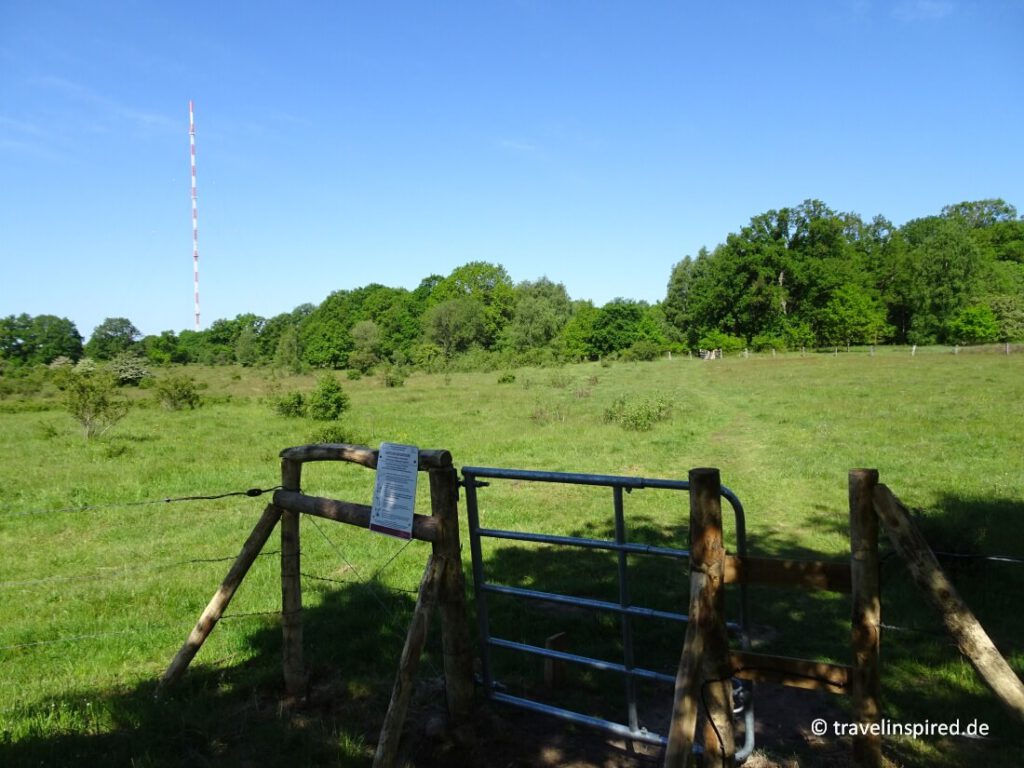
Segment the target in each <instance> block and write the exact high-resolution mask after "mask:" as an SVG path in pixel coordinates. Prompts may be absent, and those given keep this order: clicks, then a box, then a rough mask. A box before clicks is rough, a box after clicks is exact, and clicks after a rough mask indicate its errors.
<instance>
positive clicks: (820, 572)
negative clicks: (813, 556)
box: [725, 555, 850, 594]
mask: <svg viewBox="0 0 1024 768" xmlns="http://www.w3.org/2000/svg"><path fill="white" fill-rule="evenodd" d="M740 581H745V582H746V583H747V584H763V585H766V586H779V587H802V588H804V589H816V590H823V591H826V592H840V593H843V594H849V592H850V566H849V564H848V563H829V562H824V561H821V560H785V559H780V558H774V557H752V556H750V555H747V556H746V557H742V558H741V557H740V556H739V555H729V556H728V557H726V559H725V583H726V584H735V583H738V582H740Z"/></svg>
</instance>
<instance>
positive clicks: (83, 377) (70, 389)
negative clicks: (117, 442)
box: [57, 367, 128, 440]
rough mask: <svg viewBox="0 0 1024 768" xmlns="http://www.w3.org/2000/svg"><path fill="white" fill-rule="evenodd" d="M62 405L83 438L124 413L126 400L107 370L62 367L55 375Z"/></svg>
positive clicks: (121, 416) (105, 426)
mask: <svg viewBox="0 0 1024 768" xmlns="http://www.w3.org/2000/svg"><path fill="white" fill-rule="evenodd" d="M57 386H58V387H59V388H60V390H61V392H62V393H63V401H64V407H65V408H66V409H67V411H68V413H70V414H71V416H72V417H73V418H74V419H75V421H77V422H78V423H79V424H81V425H82V431H83V435H84V437H85V439H86V440H91V439H92V438H94V437H98V436H100V435H102V434H103V433H104V432H106V431H107V430H108V429H110V428H111V427H112V426H114V425H115V424H117V422H119V421H120V420H121V419H123V418H124V417H125V415H126V414H127V413H128V401H127V400H126V399H125V398H124V397H122V396H120V395H119V394H118V392H117V379H116V378H115V376H114V374H113V373H111V372H109V371H102V370H97V369H95V367H94V368H93V369H92V370H89V369H88V368H86V369H84V370H82V371H79V370H75V369H65V370H62V371H60V373H59V376H58V377H57Z"/></svg>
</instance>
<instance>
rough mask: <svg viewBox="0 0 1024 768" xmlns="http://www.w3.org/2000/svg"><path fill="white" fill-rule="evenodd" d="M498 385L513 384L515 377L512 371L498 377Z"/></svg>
mask: <svg viewBox="0 0 1024 768" xmlns="http://www.w3.org/2000/svg"><path fill="white" fill-rule="evenodd" d="M498 383H499V384H515V383H516V375H515V374H514V373H512V371H505V372H504V373H503V374H501V376H499V377H498Z"/></svg>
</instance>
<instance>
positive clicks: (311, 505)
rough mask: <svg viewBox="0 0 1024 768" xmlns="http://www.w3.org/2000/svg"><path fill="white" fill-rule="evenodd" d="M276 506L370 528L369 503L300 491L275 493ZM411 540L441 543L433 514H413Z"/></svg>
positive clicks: (438, 527)
mask: <svg viewBox="0 0 1024 768" xmlns="http://www.w3.org/2000/svg"><path fill="white" fill-rule="evenodd" d="M274 505H275V506H277V507H280V508H281V509H287V510H289V511H291V512H301V513H302V514H305V515H313V516H315V517H322V518H325V519H327V520H334V521H335V522H339V523H348V524H349V525H356V526H359V527H360V528H369V527H370V507H369V506H367V505H366V504H355V503H353V502H350V501H337V500H336V499H325V498H323V497H322V496H307V495H306V494H304V493H299V492H298V491H286V490H279V491H274ZM412 537H413V538H414V539H419V540H420V541H429V542H437V541H440V539H441V527H440V524H439V523H438V521H437V519H436V518H434V517H432V516H430V515H413V518H412Z"/></svg>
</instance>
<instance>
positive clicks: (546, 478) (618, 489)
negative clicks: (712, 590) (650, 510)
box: [462, 467, 754, 760]
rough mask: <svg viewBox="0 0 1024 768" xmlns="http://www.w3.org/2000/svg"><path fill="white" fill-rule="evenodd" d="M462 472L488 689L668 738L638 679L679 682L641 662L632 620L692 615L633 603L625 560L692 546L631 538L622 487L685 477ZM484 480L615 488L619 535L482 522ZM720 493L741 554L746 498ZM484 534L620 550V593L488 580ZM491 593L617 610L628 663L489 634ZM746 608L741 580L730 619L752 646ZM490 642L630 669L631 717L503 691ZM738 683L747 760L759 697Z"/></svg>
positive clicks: (496, 696)
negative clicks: (642, 706)
mask: <svg viewBox="0 0 1024 768" xmlns="http://www.w3.org/2000/svg"><path fill="white" fill-rule="evenodd" d="M462 476H463V485H464V486H465V489H466V507H467V512H468V523H469V535H470V548H471V550H472V556H473V589H474V593H475V599H476V614H477V623H478V628H479V642H480V659H481V673H482V677H483V686H484V692H485V694H486V695H487V697H488V698H489V699H490V700H492V701H498V702H502V703H505V704H510V705H513V706H516V707H521V708H523V709H528V710H532V711H535V712H542V713H545V714H548V715H552V716H555V717H559V718H562V719H564V720H568V721H570V722H574V723H579V724H582V725H587V726H592V727H596V728H600V729H602V730H604V731H607V732H610V733H612V734H615V735H618V736H620V737H623V738H626V739H630V740H635V741H642V742H647V743H654V744H665V742H666V737H665V736H663V735H661V734H657V733H653V732H651V731H649V730H648V729H647V728H645V727H642V726H641V725H640V723H639V718H638V714H637V694H636V686H635V681H636V680H648V681H658V682H663V683H667V684H668V685H673V684H674V683H675V678H674V677H673V676H672V675H667V674H664V673H662V672H657V671H655V670H651V669H646V668H644V667H643V666H642V664H638V661H637V659H636V658H634V656H635V654H634V643H633V627H632V623H631V618H633V617H644V618H656V619H664V620H667V621H676V622H686V621H687V616H686V615H685V614H682V613H674V612H669V611H661V610H654V609H652V608H647V607H644V606H640V605H636V604H634V603H633V601H632V598H631V595H630V589H629V569H628V567H627V558H628V556H630V555H652V556H660V557H667V558H675V559H677V560H688V559H689V556H690V553H689V552H688V551H687V550H685V549H676V548H671V547H658V546H652V545H648V544H639V543H630V542H629V541H627V536H626V523H625V511H624V501H623V498H624V496H623V494H624V492H630V491H634V490H639V489H643V488H658V489H665V490H673V491H689V488H690V484H689V483H688V482H687V481H680V480H656V479H648V478H640V477H619V476H613V475H588V474H576V473H565V472H534V471H527V470H517V469H497V468H493V467H463V468H462ZM483 479H494V480H512V481H525V482H539V483H563V484H572V485H584V486H602V487H607V488H611V490H612V503H613V509H614V515H615V538H614V540H606V539H592V538H582V537H576V536H556V535H551V534H543V533H527V532H521V531H510V530H500V529H495V528H483V527H481V525H480V508H479V503H478V500H477V489H478V488H481V487H484V486H487V485H489V483H487V482H482V480H483ZM722 497H723V498H725V499H726V500H727V501H728V502H729V504H730V505H731V506H732V509H733V512H734V513H735V520H736V547H737V554H738V555H740V557H743V556H744V555H745V554H746V529H745V523H744V516H743V505H742V504H741V503H740V501H739V499H738V498H737V497H736V495H735V494H734V493H733V492H732V491H730V490H729V489H727V488H725V487H724V486H723V487H722ZM484 537H488V538H495V539H508V540H513V541H521V542H534V543H540V544H556V545H563V546H572V547H581V548H584V549H590V550H604V551H611V552H615V553H617V561H618V588H619V590H618V591H619V600H618V602H609V601H602V600H594V599H590V598H583V597H574V596H571V595H563V594H557V593H552V592H542V591H538V590H533V589H524V588H520V587H511V586H506V585H502V584H495V583H492V582H489V581H488V580H487V574H486V570H485V564H484V560H483V549H482V546H481V539H482V538H484ZM489 594H502V595H509V596H512V597H517V598H522V599H525V600H534V601H542V602H546V603H553V604H556V605H566V606H574V607H576V608H584V609H588V610H593V611H606V612H611V613H615V614H618V615H619V617H620V623H621V627H622V650H623V660H622V663H621V664H620V663H617V662H611V661H607V660H602V659H595V658H591V657H588V656H581V655H577V654H573V653H567V652H564V651H559V650H553V649H550V648H541V647H539V646H535V645H528V644H525V643H519V642H515V641H512V640H508V639H505V638H500V637H495V636H493V635H492V633H491V626H490V620H489V616H488V606H487V596H488V595H489ZM747 615H748V606H747V595H746V590H745V587H744V586H743V585H742V584H741V585H740V621H739V622H738V624H732V625H730V630H732V631H733V632H735V633H738V634H739V637H740V640H741V643H742V644H743V646H744V647H746V646H747V631H746V630H747ZM680 637H681V635H680ZM492 648H503V649H507V650H512V651H520V652H523V653H529V654H534V655H536V656H540V657H543V658H547V659H553V660H556V661H563V662H571V663H574V664H580V665H584V666H587V667H590V668H592V669H597V670H601V671H606V672H616V673H620V674H622V675H624V676H625V679H626V685H625V688H626V706H627V717H626V720H627V722H626V723H618V722H612V721H609V720H605V719H602V718H598V717H593V716H591V715H585V714H582V713H579V712H574V711H571V710H568V709H563V708H560V707H554V706H551V705H548V704H544V703H542V702H538V701H534V700H532V699H526V698H523V697H519V696H513V695H510V694H508V693H504V692H503V691H502V690H501V687H502V686H501V685H500V683H498V682H497V681H495V679H494V674H493V667H492V664H491V649H492ZM733 687H734V693H736V694H737V695H736V699H737V706H736V713H737V714H742V716H743V718H744V720H745V728H744V731H745V742H744V745H743V747H742V749H740V750H738V751H737V753H736V758H737V760H743V759H744V758H746V757H747V756H748V755H749V754H750V753H751V752H752V751H753V749H754V727H753V726H754V710H753V701H752V696H751V691H750V689H749V687H741V686H740V684H739V682H738V681H734V686H733Z"/></svg>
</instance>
